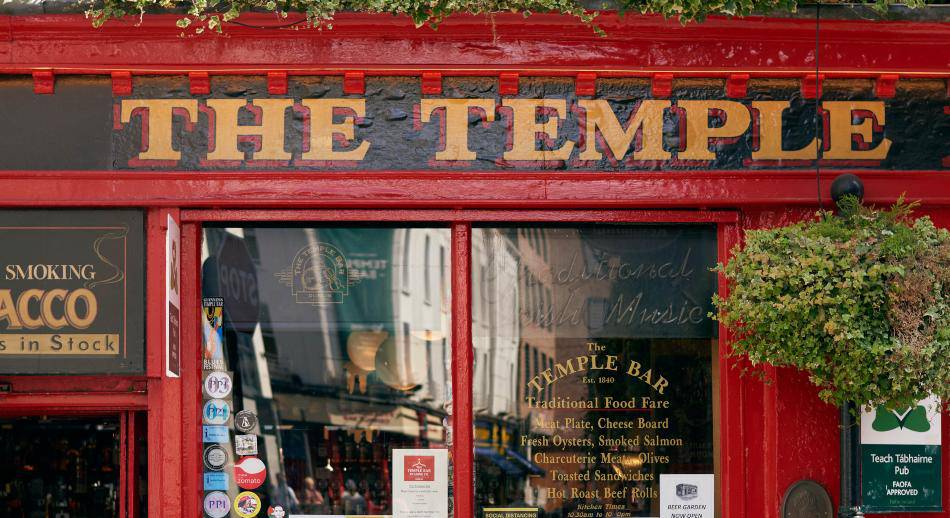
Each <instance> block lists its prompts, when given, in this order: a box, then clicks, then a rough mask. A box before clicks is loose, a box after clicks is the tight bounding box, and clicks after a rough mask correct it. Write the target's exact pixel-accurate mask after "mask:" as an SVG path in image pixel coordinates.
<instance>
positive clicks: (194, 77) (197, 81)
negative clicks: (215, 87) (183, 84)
mask: <svg viewBox="0 0 950 518" xmlns="http://www.w3.org/2000/svg"><path fill="white" fill-rule="evenodd" d="M188 85H189V89H190V91H191V95H208V94H210V93H211V77H210V76H209V75H208V73H207V72H191V73H189V74H188Z"/></svg>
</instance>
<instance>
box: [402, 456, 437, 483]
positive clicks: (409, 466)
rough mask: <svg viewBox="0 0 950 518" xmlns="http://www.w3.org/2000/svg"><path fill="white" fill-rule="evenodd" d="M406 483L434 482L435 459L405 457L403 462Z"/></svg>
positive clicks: (431, 457) (430, 457)
mask: <svg viewBox="0 0 950 518" xmlns="http://www.w3.org/2000/svg"><path fill="white" fill-rule="evenodd" d="M404 462H405V465H404V466H403V467H404V468H405V480H406V481H407V482H432V481H433V480H435V457H434V456H432V455H407V456H406V460H405V461H404Z"/></svg>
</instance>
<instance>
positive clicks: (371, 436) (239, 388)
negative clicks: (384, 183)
mask: <svg viewBox="0 0 950 518" xmlns="http://www.w3.org/2000/svg"><path fill="white" fill-rule="evenodd" d="M449 245H450V233H449V231H448V229H443V228H422V227H416V228H412V229H410V228H406V227H400V228H384V227H373V228H370V227H360V226H350V227H343V226H334V227H314V226H298V227H288V226H283V227H279V228H278V227H265V226H257V227H250V226H244V227H230V228H228V227H217V228H216V227H209V228H206V229H205V232H204V251H203V264H202V275H203V279H202V290H203V303H204V308H203V314H204V317H205V319H204V324H203V325H204V328H205V331H204V362H203V363H204V365H203V367H204V383H203V386H204V388H203V391H204V399H205V403H204V410H203V424H202V426H203V430H202V433H203V440H204V451H205V456H204V457H205V458H204V464H205V466H204V483H205V486H204V489H205V492H204V503H203V504H204V507H205V508H204V511H205V513H206V514H207V515H209V516H217V515H220V516H222V517H223V516H245V515H252V514H257V515H258V516H267V509H268V508H274V507H277V506H279V507H281V508H282V509H283V510H284V512H285V513H286V514H287V515H288V516H290V515H294V514H304V515H390V514H393V509H394V506H396V507H399V506H400V505H402V506H415V505H443V506H445V507H446V509H449V508H450V507H448V505H449V501H450V499H451V495H450V494H449V492H448V481H449V480H450V478H451V475H450V469H449V465H448V455H447V452H448V449H449V446H450V437H451V435H450V429H449V427H450V422H451V375H450V369H449V367H450V366H449V365H448V362H449V361H450V359H451V358H452V355H451V351H450V350H449V349H450V348H451V344H452V340H451V336H449V330H450V325H449V324H450V322H449V319H450V315H449V314H448V313H447V312H446V311H443V308H447V307H450V305H449V303H448V301H446V300H442V299H443V298H444V297H447V296H448V295H449V293H448V291H447V290H442V289H438V290H437V289H433V285H432V283H433V282H434V280H440V283H441V280H442V279H445V278H447V277H448V276H449V275H450V273H449V272H447V271H445V269H446V268H448V267H449V265H448V264H446V263H447V262H446V261H445V259H444V257H442V256H439V255H436V254H440V250H445V249H447V248H449ZM430 256H431V257H430ZM434 268H439V269H440V271H430V270H432V269H434ZM441 287H442V286H441V284H440V288H441ZM430 479H431V480H430ZM413 484H417V485H424V486H426V487H427V488H429V489H432V488H435V490H436V491H438V492H437V493H436V498H437V499H438V498H440V499H441V502H436V503H433V502H432V494H422V493H419V492H418V491H417V492H415V493H414V492H413V491H414V489H413V487H414V486H413ZM394 486H395V487H394ZM440 488H441V489H440ZM427 498H428V500H427ZM231 510H234V511H235V512H236V514H230V515H229V514H227V513H228V512H230V511H231ZM238 510H240V512H237V511H238ZM255 510H256V511H255ZM241 513H244V514H241Z"/></svg>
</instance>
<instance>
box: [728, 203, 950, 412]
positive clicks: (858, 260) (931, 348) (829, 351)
mask: <svg viewBox="0 0 950 518" xmlns="http://www.w3.org/2000/svg"><path fill="white" fill-rule="evenodd" d="M839 208H840V212H841V213H840V214H839V215H838V216H835V215H833V214H831V213H830V212H824V211H823V212H819V213H818V214H817V215H816V218H815V219H813V220H809V221H805V222H801V223H797V224H794V225H790V226H787V227H781V228H774V229H767V230H754V231H749V232H748V233H747V234H746V240H745V245H744V247H743V248H741V249H736V250H734V251H733V257H732V259H731V260H730V261H729V262H728V264H725V265H723V264H720V265H718V267H717V270H718V271H719V272H721V273H722V274H723V275H724V276H725V277H726V279H727V280H728V282H729V295H728V297H727V298H719V297H715V300H714V303H715V305H716V307H717V308H718V315H717V316H716V317H717V319H718V320H720V321H721V322H722V323H723V324H724V325H725V326H726V327H727V328H729V329H730V330H731V331H732V332H733V333H734V336H735V340H734V341H733V344H732V353H733V355H736V356H743V357H747V358H748V359H749V361H750V362H751V364H752V365H753V366H761V365H763V364H770V365H774V366H792V367H797V368H799V369H801V370H804V371H806V372H808V373H809V378H810V380H811V382H812V383H814V384H815V385H816V386H817V387H819V389H820V393H819V395H820V397H821V399H822V400H824V401H826V402H829V403H834V404H838V405H841V404H845V403H856V404H858V405H873V406H886V407H888V408H906V407H909V406H911V405H912V404H916V402H917V401H918V400H920V399H923V398H925V397H927V396H928V395H929V394H935V395H937V396H938V397H941V398H942V399H944V400H945V401H946V400H947V399H948V398H950V233H948V232H947V231H946V230H943V229H938V228H936V227H934V225H933V223H932V222H931V221H930V219H929V218H927V217H922V218H917V219H915V218H913V217H912V209H913V204H907V203H904V201H903V200H900V201H898V203H897V204H896V205H894V206H893V207H891V208H890V209H889V210H876V209H871V208H866V207H863V206H861V204H860V202H859V201H858V200H857V199H855V198H853V197H845V198H844V199H843V200H842V201H841V203H840V204H839ZM753 370H755V371H757V372H760V373H761V372H762V371H761V369H753Z"/></svg>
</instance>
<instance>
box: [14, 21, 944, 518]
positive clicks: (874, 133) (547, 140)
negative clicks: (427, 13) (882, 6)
mask: <svg viewBox="0 0 950 518" xmlns="http://www.w3.org/2000/svg"><path fill="white" fill-rule="evenodd" d="M849 12H851V11H845V10H844V9H843V8H838V9H832V8H827V9H825V8H823V10H822V13H821V14H822V19H821V20H820V21H818V20H816V18H815V16H814V14H815V13H814V11H810V12H809V13H803V14H799V15H795V16H793V17H784V18H777V17H749V18H746V19H727V18H719V17H713V18H711V19H709V20H708V21H706V22H705V23H701V24H687V25H681V24H680V23H678V22H677V21H675V20H669V21H668V20H663V19H662V18H659V17H654V16H639V15H629V16H618V15H615V14H603V15H601V16H600V17H598V18H597V20H598V24H599V26H600V27H601V28H603V29H604V30H605V31H606V36H604V37H600V36H598V35H596V34H595V33H594V32H593V31H592V30H591V29H590V28H589V27H585V26H584V25H582V24H580V23H578V22H576V21H574V20H572V19H569V18H566V17H562V16H555V15H545V14H538V15H533V16H531V17H529V18H523V17H521V16H520V15H514V14H499V15H496V16H493V17H469V16H457V17H451V18H449V19H448V20H446V21H445V22H444V23H443V24H442V25H441V26H440V28H439V29H438V30H431V29H429V28H419V29H416V28H414V27H413V26H412V24H411V23H410V22H409V21H408V20H407V19H403V18H396V17H390V16H381V15H357V14H341V15H339V16H338V17H337V19H336V20H335V21H334V23H333V28H332V30H329V29H324V30H320V31H317V30H299V31H297V30H288V29H286V28H281V27H277V25H281V24H283V23H284V22H283V21H280V22H277V21H275V19H273V18H271V17H268V16H263V15H249V16H245V17H242V18H241V21H242V23H241V24H240V25H237V24H235V25H231V26H228V27H226V31H225V34H224V35H207V34H205V35H192V34H188V35H181V34H180V30H179V29H177V28H176V27H175V23H174V22H175V20H176V19H177V18H176V16H175V15H149V16H145V17H144V18H143V19H142V20H135V21H130V22H110V23H109V24H107V25H106V26H104V27H103V28H101V29H93V28H91V27H90V26H89V22H88V21H87V20H85V19H84V18H83V17H82V16H81V15H74V14H50V15H39V14H36V15H32V14H18V15H9V16H3V17H2V18H0V22H2V25H0V31H2V34H3V36H4V37H2V38H0V73H2V74H3V76H2V77H0V88H2V90H0V92H2V94H0V113H2V114H4V117H3V118H2V119H3V121H4V127H3V129H2V130H0V150H2V153H0V168H2V171H0V205H2V218H3V224H2V225H0V233H3V235H4V237H3V242H4V243H6V244H8V246H5V247H4V248H7V249H8V251H7V252H3V253H0V257H3V261H2V263H3V268H4V269H3V274H4V281H3V285H2V287H0V310H2V311H0V326H5V327H4V328H3V331H2V340H3V341H2V342H0V344H2V345H0V430H2V432H0V438H2V440H0V442H2V443H3V445H2V446H0V447H3V448H4V452H5V455H4V456H5V458H4V464H7V466H6V467H4V468H2V469H0V480H2V483H0V506H2V507H3V509H4V511H3V512H0V514H2V515H3V516H11V517H17V518H20V517H33V516H44V517H46V516H49V517H54V516H56V517H59V516H67V517H77V516H78V517H85V516H97V517H100V516H121V517H129V518H132V517H139V516H155V517H159V516H160V517H163V518H178V517H189V518H191V517H199V516H211V517H218V518H221V517H224V516H240V517H242V518H250V517H253V516H268V515H271V516H281V514H280V511H279V510H277V508H278V507H279V508H280V509H281V510H283V511H284V512H285V513H286V515H287V516H295V515H302V516H324V515H330V516H343V515H346V516H354V515H375V516H379V515H386V516H388V515H395V516H410V515H411V516H416V517H421V516H423V515H424V516H446V515H448V514H450V513H451V514H454V516H458V517H468V516H479V517H481V516H485V517H489V516H492V517H501V516H505V517H515V516H524V517H528V516H530V517H535V516H541V517H548V516H550V517H555V516H556V517H568V516H573V517H588V516H589V517H592V518H593V517H607V516H653V517H657V516H663V517H667V516H671V515H670V514H668V512H669V511H668V508H667V501H668V499H671V498H673V492H672V490H667V487H668V484H667V482H669V484H675V486H674V485H670V486H669V487H671V488H672V487H676V489H675V494H676V496H677V497H678V498H682V499H684V501H690V502H693V503H694V504H695V505H696V507H695V509H696V510H695V512H696V513H697V514H695V515H691V516H697V517H707V516H708V517H712V516H716V517H722V518H759V517H778V516H780V515H781V516H783V517H784V516H789V517H798V516H803V517H804V516H826V515H827V516H832V514H822V513H824V512H825V511H823V510H822V509H823V508H822V507H821V503H822V502H820V501H798V502H797V503H794V502H791V503H788V504H789V506H790V507H788V508H787V509H785V510H783V497H784V495H785V494H786V492H787V491H788V490H789V488H790V487H792V486H793V484H795V483H796V482H798V481H801V480H811V481H814V482H817V484H819V485H820V486H821V487H822V488H824V489H825V490H826V491H827V492H828V494H829V495H830V497H831V500H832V501H833V504H832V505H831V507H830V508H833V509H835V510H836V509H837V502H838V498H839V467H838V466H839V430H838V411H837V409H836V408H834V407H831V406H828V405H826V404H824V403H821V402H820V401H819V400H818V397H817V391H816V389H814V388H813V387H812V386H811V385H810V384H809V382H808V380H807V377H806V376H805V375H803V374H801V373H798V372H793V371H789V370H778V371H775V372H773V373H772V375H773V382H772V383H770V384H763V383H762V382H760V381H759V380H757V379H755V378H751V377H744V376H741V375H740V372H739V369H737V368H735V365H734V364H735V363H736V360H734V359H731V358H729V357H728V356H727V353H728V351H729V337H728V334H727V332H726V331H725V330H723V329H720V328H718V326H717V325H716V324H715V321H713V320H711V319H710V318H709V316H708V313H709V312H710V311H712V307H711V305H710V302H709V300H710V297H711V295H712V294H713V293H715V292H719V293H722V292H724V291H725V289H726V288H725V287H724V286H723V285H722V284H720V282H719V279H717V278H716V275H715V274H713V273H711V272H710V271H709V268H711V267H712V266H714V265H715V264H716V263H717V262H720V261H726V260H728V257H729V251H730V249H732V247H733V246H735V245H737V244H738V243H740V242H741V240H742V235H743V232H744V231H745V230H748V229H755V228H762V227H769V226H776V225H783V224H787V223H789V222H793V221H796V220H799V219H801V218H804V217H808V216H809V215H811V214H813V213H814V211H815V210H816V209H818V208H819V207H830V204H831V201H830V195H829V188H830V185H831V182H832V180H834V178H836V177H838V176H839V175H841V174H844V173H853V174H855V175H857V176H858V177H859V178H860V179H861V180H862V181H863V183H864V185H865V189H866V195H865V201H866V202H868V203H874V204H889V203H892V202H893V201H895V200H896V199H897V198H898V197H899V196H900V195H901V194H904V195H906V197H907V198H908V199H911V200H920V203H921V205H920V209H919V210H920V212H921V213H923V214H927V215H929V216H930V217H931V218H932V219H933V220H934V221H935V222H936V223H937V224H938V225H940V226H950V180H947V179H946V175H947V174H948V173H950V44H948V42H950V13H948V12H946V11H945V10H941V8H938V7H932V8H929V9H928V10H925V11H924V12H913V11H910V12H902V13H898V15H897V16H896V18H894V19H892V20H890V21H870V20H861V19H858V18H860V17H859V16H853V15H849V14H848V13H849ZM291 21H293V20H291ZM176 229H177V231H178V232H179V235H178V239H175V237H176V236H175V231H176ZM790 339H793V337H790ZM175 344H177V345H175ZM944 418H945V419H944V420H945V421H946V414H944ZM941 434H942V438H943V441H950V427H948V425H947V424H946V422H944V423H943V429H942V431H941ZM423 450H424V451H423ZM430 452H434V453H431V455H430V454H429V453H430ZM445 461H447V462H445ZM942 465H943V468H942V479H941V480H942V481H940V482H938V483H937V489H938V490H942V491H940V492H939V493H938V496H937V499H938V506H937V507H936V508H929V509H927V510H928V511H936V514H935V515H936V516H947V515H948V513H950V474H948V469H950V468H948V466H950V458H948V455H947V453H946V449H944V453H943V458H942ZM430 475H431V476H430ZM674 475H675V476H674ZM676 476H685V478H683V480H688V481H691V482H690V483H688V484H687V483H679V482H678V481H677V480H675V478H676ZM690 477H692V478H690ZM426 484H428V485H426ZM420 487H423V488H427V489H426V490H425V491H421V490H420V489H419V488H420ZM690 488H692V489H690ZM808 495H810V496H808ZM808 495H806V496H808V497H809V498H818V500H820V498H819V497H820V496H821V493H820V492H815V493H808ZM707 498H708V500H707ZM699 502H709V504H708V505H706V504H702V505H700V504H699ZM702 506H705V507H702ZM411 511H414V512H416V514H410V512H411ZM834 513H837V511H834ZM672 516H677V514H675V513H674V514H672ZM679 516H684V515H683V514H680V515H679ZM890 516H906V517H910V516H918V514H914V513H891V514H890ZM919 516H923V514H919Z"/></svg>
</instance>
